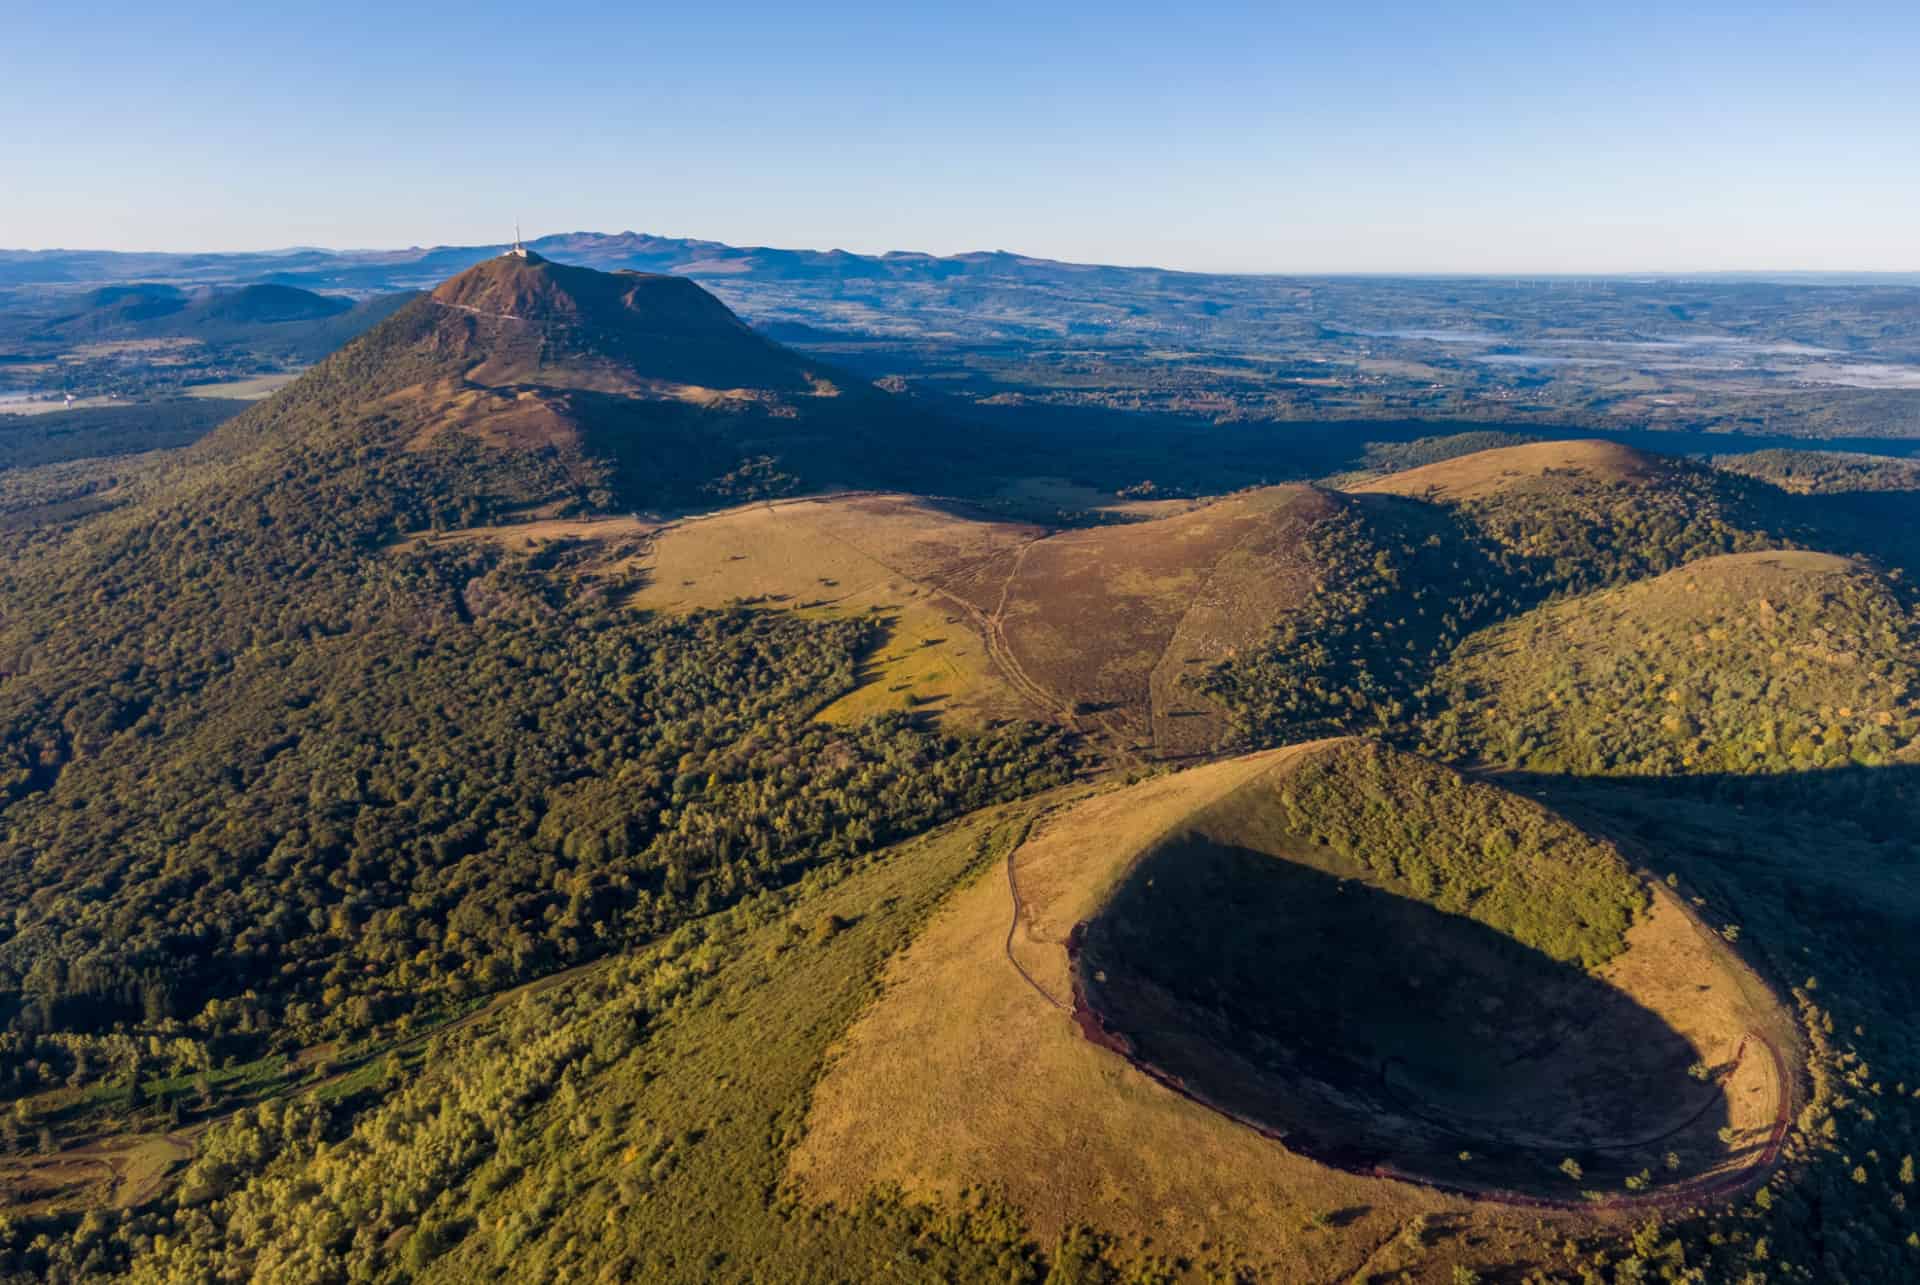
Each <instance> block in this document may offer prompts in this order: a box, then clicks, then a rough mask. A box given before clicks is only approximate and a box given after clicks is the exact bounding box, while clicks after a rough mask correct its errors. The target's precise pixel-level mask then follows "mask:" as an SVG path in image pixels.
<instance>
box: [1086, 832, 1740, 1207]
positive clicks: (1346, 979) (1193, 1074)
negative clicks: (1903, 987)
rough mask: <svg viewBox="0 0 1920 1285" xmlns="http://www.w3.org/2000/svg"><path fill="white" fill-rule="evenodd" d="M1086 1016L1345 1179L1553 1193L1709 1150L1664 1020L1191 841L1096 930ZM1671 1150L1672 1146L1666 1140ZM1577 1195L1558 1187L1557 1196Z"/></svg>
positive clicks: (1291, 873) (1523, 955)
mask: <svg viewBox="0 0 1920 1285" xmlns="http://www.w3.org/2000/svg"><path fill="white" fill-rule="evenodd" d="M1085 960H1086V962H1085V964H1084V966H1083V967H1084V969H1085V975H1086V976H1087V977H1088V978H1090V979H1092V981H1091V983H1090V991H1091V992H1092V995H1093V998H1094V1002H1095V1003H1096V1005H1097V1006H1098V1007H1099V1008H1100V1010H1101V1011H1102V1013H1103V1014H1104V1015H1105V1017H1106V1018H1107V1019H1108V1020H1109V1022H1110V1023H1111V1024H1112V1025H1113V1027H1114V1028H1115V1029H1117V1030H1119V1031H1122V1032H1124V1033H1125V1034H1126V1035H1127V1036H1129V1037H1130V1038H1131V1039H1132V1040H1133V1041H1134V1042H1135V1044H1136V1046H1137V1048H1138V1050H1139V1054H1140V1056H1141V1057H1142V1058H1143V1059H1144V1060H1146V1061H1148V1062H1150V1063H1152V1064H1153V1065H1155V1066H1158V1067H1160V1068H1161V1069H1163V1070H1165V1071H1167V1072H1169V1073H1170V1074H1171V1075H1173V1076H1174V1077H1177V1078H1178V1079H1179V1080H1180V1081H1182V1082H1184V1084H1185V1085H1186V1086H1187V1087H1188V1088H1189V1089H1190V1090H1192V1091H1193V1092H1194V1093H1195V1094H1196V1095H1198V1096H1200V1097H1201V1098H1203V1099H1204V1100H1207V1101H1210V1102H1214V1103H1216V1104H1219V1105H1222V1106H1224V1107H1226V1108H1227V1109H1229V1110H1230V1111H1232V1112H1233V1113H1235V1114H1238V1115H1241V1116H1244V1117H1248V1118H1251V1119H1254V1120H1258V1121H1261V1122H1262V1123H1263V1124H1265V1125H1267V1126H1269V1127H1271V1128H1274V1129H1276V1130H1278V1131H1280V1132H1282V1133H1283V1134H1285V1135H1286V1138H1287V1141H1288V1144H1289V1145H1290V1146H1293V1147H1295V1148H1296V1149H1298V1150H1302V1151H1305V1152H1307V1153H1309V1154H1313V1155H1315V1156H1318V1157H1320V1158H1323V1159H1327V1160H1330V1161H1333V1162H1335V1163H1339V1164H1342V1165H1345V1166H1350V1167H1351V1166H1356V1165H1358V1166H1365V1165H1369V1164H1378V1163H1389V1164H1393V1165H1396V1166H1399V1167H1401V1168H1404V1169H1407V1170H1409V1171H1412V1172H1420V1173H1424V1174H1429V1175H1432V1176H1435V1177H1439V1178H1446V1179H1449V1180H1453V1179H1458V1178H1461V1177H1462V1176H1463V1173H1462V1170H1461V1168H1460V1166H1461V1164H1462V1163H1463V1162H1462V1161H1461V1160H1460V1155H1461V1153H1463V1152H1466V1153H1470V1154H1472V1155H1475V1156H1479V1157H1482V1158H1483V1161H1482V1163H1481V1164H1480V1167H1479V1169H1478V1170H1476V1171H1474V1172H1473V1173H1472V1174H1471V1175H1467V1176H1470V1177H1472V1178H1474V1179H1476V1180H1485V1179H1487V1178H1489V1177H1491V1176H1493V1171H1494V1170H1495V1169H1498V1170H1500V1173H1499V1175H1498V1180H1499V1181H1501V1182H1503V1183H1509V1184H1520V1185H1528V1184H1533V1183H1544V1184H1546V1185H1547V1186H1549V1187H1551V1186H1552V1185H1553V1183H1554V1182H1555V1181H1556V1180H1555V1179H1554V1178H1553V1177H1551V1175H1552V1174H1553V1173H1554V1172H1555V1167H1556V1166H1557V1165H1559V1163H1560V1162H1561V1161H1562V1160H1563V1159H1564V1158H1565V1157H1566V1156H1567V1155H1569V1154H1577V1155H1580V1156H1581V1157H1582V1159H1583V1163H1584V1164H1586V1165H1587V1167H1588V1168H1589V1169H1596V1168H1597V1169H1598V1170H1599V1171H1601V1172H1610V1171H1611V1170H1614V1169H1619V1170H1621V1171H1623V1172H1632V1171H1634V1170H1635V1169H1637V1168H1639V1167H1641V1166H1642V1165H1644V1164H1645V1163H1647V1159H1646V1157H1645V1156H1643V1155H1641V1154H1640V1152H1642V1151H1645V1150H1647V1149H1648V1148H1655V1149H1665V1148H1669V1147H1678V1148H1679V1149H1681V1150H1683V1151H1685V1150H1687V1146H1686V1145H1685V1144H1684V1142H1682V1141H1681V1140H1680V1138H1679V1135H1683V1134H1684V1135H1685V1137H1686V1138H1691V1139H1695V1140H1696V1141H1697V1140H1701V1139H1705V1140H1708V1141H1711V1140H1712V1139H1713V1137H1714V1135H1715V1132H1716V1131H1717V1130H1718V1129H1719V1128H1720V1127H1721V1126H1722V1125H1724V1124H1725V1123H1726V1122H1727V1116H1726V1109H1725V1104H1724V1102H1723V1101H1722V1100H1721V1099H1720V1097H1719V1090H1718V1088H1717V1086H1710V1085H1702V1084H1700V1083H1698V1082H1696V1081H1694V1080H1692V1079H1690V1078H1689V1076H1688V1073H1687V1071H1688V1067H1689V1065H1690V1064H1691V1063H1692V1061H1693V1060H1694V1057H1695V1054H1694V1051H1693V1049H1692V1047H1691V1046H1690V1045H1689V1044H1688V1043H1687V1041H1686V1040H1685V1039H1683V1038H1682V1037H1681V1036H1680V1035H1679V1034H1678V1033H1677V1032H1675V1031H1674V1030H1673V1029H1672V1028H1671V1027H1670V1026H1669V1025H1668V1024H1667V1022H1666V1021H1665V1020H1664V1019H1662V1018H1661V1017H1660V1016H1659V1015H1658V1014H1656V1013H1654V1012H1652V1011H1650V1010H1649V1009H1647V1008H1645V1007H1644V1006H1643V1005H1641V1004H1640V1003H1639V1002H1637V1001H1636V1000H1634V999H1633V998H1632V997H1631V996H1629V995H1627V994H1625V993H1624V992H1622V991H1620V990H1617V989H1615V988H1614V987H1612V986H1610V985H1608V984H1606V983H1605V982H1602V981H1600V980H1598V979H1597V978H1595V977H1593V976H1591V975H1590V974H1588V973H1587V972H1586V971H1585V970H1583V969H1581V968H1580V967H1578V966H1576V965H1570V964H1566V963H1562V962H1560V961H1558V960H1555V959H1553V958H1551V957H1550V956H1548V955H1546V954H1544V953H1542V952H1540V951H1538V950H1534V949H1532V948H1530V947H1528V946H1525V945H1523V944H1521V943H1520V942H1518V941H1516V940H1514V939H1513V938H1512V937H1509V936H1507V935H1506V934H1504V933H1501V932H1498V931H1496V930H1494V929H1492V928H1489V927H1487V926H1485V925H1483V924H1481V923H1478V922H1476V921H1474V920H1472V919H1468V918H1466V917H1465V916H1462V915H1457V914H1448V913H1445V912H1443V911H1440V910H1438V909H1435V908H1434V907H1432V906H1430V905H1427V904H1425V903H1423V902H1420V901H1416V900H1413V899H1410V898H1407V897H1402V896H1396V895H1394V894H1392V893H1389V892H1386V891H1383V890H1381V889H1378V888H1375V887H1372V886H1370V885H1368V884H1366V883H1363V882H1360V881H1359V880H1357V879H1342V878H1338V877H1336V876H1334V875H1331V874H1327V873H1324V872H1322V871H1320V870H1317V869H1314V868H1312V867H1310V866H1307V865H1304V864H1300V863H1298V862H1295V861H1291V860H1287V859H1284V858H1279V857H1274V856H1270V855H1267V854H1265V853H1262V852H1258V851H1253V850H1250V849H1247V848H1241V847H1233V846H1228V845H1224V844H1216V843H1213V842H1210V841H1208V840H1205V839H1203V838H1200V837H1198V836H1187V837H1186V838H1183V839H1180V840H1175V841H1173V842H1171V843H1169V844H1166V845H1164V846H1162V847H1161V848H1160V849H1159V850H1158V851H1157V852H1155V853H1154V854H1152V855H1150V856H1149V857H1147V858H1146V859H1145V860H1144V861H1143V862H1142V863H1141V864H1140V866H1139V867H1138V868H1137V869H1136V870H1135V871H1134V873H1133V874H1132V875H1131V876H1130V877H1129V879H1128V880H1127V882H1126V884H1125V885H1124V886H1123V887H1122V888H1121V889H1119V890H1118V891H1117V892H1116V894H1115V896H1114V899H1113V901H1112V903H1111V904H1110V906H1109V907H1108V909H1107V911H1106V912H1104V913H1103V914H1102V916H1101V917H1100V918H1099V919H1097V920H1096V921H1094V923H1093V924H1091V925H1090V926H1089V929H1088V936H1087V946H1086V955H1085ZM1670 1135H1671V1136H1670ZM1560 1181H1561V1182H1562V1185H1564V1180H1560Z"/></svg>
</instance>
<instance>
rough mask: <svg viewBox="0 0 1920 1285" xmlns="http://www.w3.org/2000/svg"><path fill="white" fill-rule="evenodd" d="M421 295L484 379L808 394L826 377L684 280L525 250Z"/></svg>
mask: <svg viewBox="0 0 1920 1285" xmlns="http://www.w3.org/2000/svg"><path fill="white" fill-rule="evenodd" d="M428 300H429V303H430V305H431V306H432V307H434V308H436V309H437V310H438V314H439V315H438V317H437V323H438V329H439V331H440V332H441V334H442V335H443V336H446V337H448V338H450V339H451V338H456V337H457V339H458V341H459V342H460V343H462V344H463V345H464V346H465V349H466V350H468V351H471V352H472V353H474V354H475V355H480V356H483V357H484V360H483V361H482V362H481V363H480V364H479V365H477V366H476V367H474V368H473V369H471V370H469V371H468V372H467V377H468V378H469V379H470V380H472V381H473V382H476V383H480V384H499V383H518V382H536V383H544V384H548V385H550V386H554V387H586V388H596V389H599V390H601V391H605V392H622V393H649V392H651V393H657V394H667V395H673V394H675V393H676V392H677V391H678V390H682V389H690V388H692V389H712V390H722V389H725V390H730V389H753V390H755V391H756V392H759V393H790V394H807V393H811V392H814V391H815V390H816V389H817V387H818V385H819V383H820V382H821V378H820V377H819V376H817V375H815V374H813V373H812V371H811V370H810V369H809V363H807V362H806V360H805V359H804V358H802V357H800V356H799V354H797V353H793V352H790V351H788V350H787V349H785V348H782V347H780V346H779V345H778V344H775V343H773V342H772V341H770V340H767V339H763V338H761V337H760V336H759V335H757V334H755V333H754V332H753V331H752V330H751V329H750V328H749V327H748V326H747V324H746V323H745V322H743V321H741V320H740V318H738V317H736V316H735V315H734V314H733V313H732V312H731V311H730V310H729V309H728V308H727V306H726V305H725V304H723V303H721V302H720V301H719V300H718V299H716V298H714V297H713V296H712V295H710V294H708V293H707V292H706V291H705V290H702V289H701V288H700V287H699V286H697V285H695V284H694V283H693V282H692V281H689V280H688V279H687V278H685V277H672V276H661V275H657V274H653V273H640V272H595V271H593V270H592V269H590V268H574V267H568V266H567V265H565V264H559V263H553V262H551V261H549V260H547V259H543V258H541V257H540V256H539V255H537V254H534V253H532V252H531V251H528V252H527V253H526V254H525V255H524V257H523V256H520V255H502V256H500V257H499V258H497V259H490V260H488V261H487V262H485V263H482V264H479V265H478V266H476V267H473V268H470V269H468V270H467V271H466V272H463V273H461V274H460V275H459V276H457V277H454V278H452V279H451V280H449V281H446V282H444V283H443V284H441V286H440V287H439V288H438V289H436V290H434V291H433V293H432V294H431V295H429V296H428Z"/></svg>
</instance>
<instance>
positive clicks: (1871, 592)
mask: <svg viewBox="0 0 1920 1285" xmlns="http://www.w3.org/2000/svg"><path fill="white" fill-rule="evenodd" d="M1438 681H1439V684H1440V686H1441V687H1442V689H1443V690H1444V692H1445V693H1446V695H1445V700H1444V706H1445V710H1446V712H1445V713H1444V714H1443V715H1441V716H1440V719H1439V722H1438V724H1437V725H1436V726H1435V727H1434V728H1433V729H1432V730H1431V732H1430V735H1431V737H1432V738H1433V740H1434V742H1435V744H1436V745H1438V746H1439V747H1441V748H1442V749H1443V751H1446V752H1449V753H1453V754H1467V755H1471V756H1477V757H1484V758H1486V759H1488V760H1490V761H1494V762H1500V763H1506V764H1509V765H1512V766H1516V767H1525V768H1529V769H1531V770H1535V771H1549V772H1550V771H1574V772H1579V773H1581V774H1583V775H1596V774H1605V773H1614V772H1627V773H1636V774H1643V775H1644V774H1661V775H1665V774H1673V773H1684V772H1763V771H1803V770H1808V769H1814V768H1825V767H1832V766H1835V765H1839V764H1850V763H1861V764H1868V765H1877V764H1884V763H1887V762H1892V761H1896V760H1902V759H1911V758H1913V757H1914V756H1915V755H1920V743H1916V737H1917V736H1920V625H1917V624H1916V622H1915V620H1914V617H1913V614H1912V611H1911V608H1910V607H1909V606H1908V604H1907V603H1905V602H1904V601H1903V600H1902V598H1901V596H1900V594H1899V593H1898V592H1897V589H1896V586H1895V585H1893V584H1891V583H1890V582H1888V581H1887V580H1886V579H1885V578H1884V577H1882V576H1880V575H1877V574H1876V573H1875V572H1874V571H1873V570H1872V569H1871V568H1868V567H1865V566H1862V565H1860V564H1859V563H1856V562H1852V561H1849V560H1847V559H1844V558H1837V557H1834V556H1832V555H1829V554H1819V553H1806V552H1791V551H1783V552H1773V553H1745V554H1732V555H1726V556H1722V557H1715V558H1706V559H1702V560H1701V561H1698V562H1691V563H1688V564H1687V565H1685V566H1683V567H1681V568H1679V569H1678V570H1675V571H1670V572H1668V573H1667V574H1665V575H1662V576H1656V577H1654V578H1652V579H1648V580H1642V581H1638V582H1635V583H1633V584H1629V585H1623V586H1621V587H1619V588H1616V589H1609V590H1606V591H1604V592H1601V593H1595V594H1591V595H1588V596H1585V597H1581V598H1576V599H1573V600H1572V601H1570V602H1565V603H1560V604H1557V605H1554V606H1548V607H1543V608H1540V609H1538V610H1536V611H1533V612H1529V613H1527V614H1526V615H1523V616H1520V617H1519V618H1517V619H1514V620H1510V621H1508V622H1506V623H1504V624H1501V625H1499V626H1496V627H1495V628H1492V629H1489V630H1487V631H1485V632H1484V633H1483V634H1480V635H1477V636H1475V637H1474V638H1473V639H1472V640H1471V641H1470V642H1469V643H1468V645H1467V646H1465V647H1463V648H1462V649H1461V651H1460V652H1459V654H1458V655H1457V656H1455V657H1454V658H1453V659H1452V660H1450V661H1449V662H1448V663H1447V665H1446V666H1445V667H1443V668H1442V670H1441V671H1440V674H1439V675H1438Z"/></svg>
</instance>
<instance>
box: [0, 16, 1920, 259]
mask: <svg viewBox="0 0 1920 1285" xmlns="http://www.w3.org/2000/svg"><path fill="white" fill-rule="evenodd" d="M0 12H5V13H6V14H7V15H8V21H7V23H6V30H7V32H8V36H9V40H8V43H7V45H6V46H5V47H0V121H5V122H7V123H8V125H7V128H6V129H4V130H0V180H3V181H0V191H4V192H5V193H6V194H5V195H3V196H0V246H5V247H11V248H43V247H48V246H76V247H77V246H86V247H97V248H112V249H172V250H192V249H209V250H210V249H246V248H267V247H276V246H285V245H294V244H313V245H329V246H373V245H380V246H385V245H396V246H397V245H409V244H416V243H417V244H432V243H468V242H486V241H493V240H498V239H500V238H501V237H502V236H503V235H505V234H506V232H508V231H510V230H511V226H512V223H513V220H514V219H515V218H516V217H518V218H519V219H520V220H521V221H522V222H523V223H524V224H525V226H526V228H527V230H528V234H529V235H530V236H531V235H536V234H539V233H544V232H549V231H562V230H575V229H588V230H596V231H620V230H623V229H628V228H631V229H634V230H638V231H646V232H655V233H660V234H664V235H674V236H699V237H708V238H712V239H715V240H723V241H731V242H736V243H747V244H770V245H791V246H815V247H822V248H825V247H830V246H842V247H845V248H847V249H852V250H861V251H876V250H886V249H895V248H902V249H925V250H933V251H938V252H952V251H958V250H965V249H1014V250H1021V251H1026V252H1029V253H1035V254H1044V255H1049V256H1053V257H1058V258H1068V259H1079V260H1088V261H1098V262H1117V263H1156V264H1164V265H1168V266H1173V267H1183V268H1198V269H1223V270H1252V271H1281V272H1334V271H1459V272H1553V271H1565V272H1609V271H1641V270H1681V271H1692V270H1716V269H1770V270H1778V269H1793V268H1804V269H1836V270H1849V269H1853V270H1868V269H1887V270H1908V271H1910V270H1915V269H1920V5H1916V4H1913V3H1911V2H1910V0H1909V2H1908V3H1903V4H1891V3H1889V4H1854V5H1848V4H1838V5H1826V6H1819V7H1815V6H1811V5H1796V6H1774V5H1769V4H1766V3H1764V2H1763V0H1762V2H1758V3H1748V4H1739V5H1735V4H1723V3H1719V2H1718V0H1696V2H1695V3H1691V4H1686V5H1679V4H1672V5H1661V6H1636V5H1632V4H1558V3H1545V2H1544V0H1543V2H1540V3H1533V4H1525V5H1519V4H1515V5H1507V4H1456V5H1440V4H1433V3H1422V4H1400V3H1367V2H1366V0H1356V2H1352V3H1344V4H1323V5H1317V6H1311V7H1309V6H1299V7H1290V6H1287V5H1284V4H1278V3H1265V4H1213V3H1204V2H1202V3H1188V4H1185V5H1174V4H1167V3H1161V4H1154V5H1146V4H1133V3H1129V2H1127V0H1111V2H1109V3H1103V4H1080V3H1077V2H1075V3H1059V4H1047V3H1034V2H1033V0H1028V2H1027V3H1024V4H1018V5H1015V4H1001V3H997V2H994V0H987V2H984V3H969V4H964V5H951V6H945V5H940V6H935V5H913V4H899V3H887V4H883V3H840V4H834V3H816V4H797V3H782V4H760V3H756V2H751V0H749V2H746V3H742V2H740V0H733V2H731V3H725V4H707V5H687V4H684V3H679V4H672V5H661V6H651V5H645V4H633V3H620V4H604V5H602V4H581V3H573V2H572V0H557V2H553V3H546V4H543V5H533V4H524V5H519V6H512V7H507V6H497V5H492V4H486V3H477V4H461V5H452V4H448V5H410V4H404V3H392V4H387V5H381V6H374V5H363V4H356V3H342V4H326V5H321V4H310V5H305V6H294V5H284V6H283V5H261V4H257V3H256V4H247V5H208V4H196V3H168V4H151V3H141V4H133V3H124V2H121V0H114V2H111V3H95V4H88V3H85V2H84V0H64V2H62V3H59V4H54V3H44V2H43V0H25V3H24V4H22V0H0Z"/></svg>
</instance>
